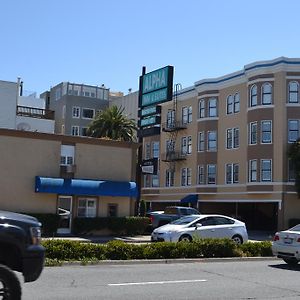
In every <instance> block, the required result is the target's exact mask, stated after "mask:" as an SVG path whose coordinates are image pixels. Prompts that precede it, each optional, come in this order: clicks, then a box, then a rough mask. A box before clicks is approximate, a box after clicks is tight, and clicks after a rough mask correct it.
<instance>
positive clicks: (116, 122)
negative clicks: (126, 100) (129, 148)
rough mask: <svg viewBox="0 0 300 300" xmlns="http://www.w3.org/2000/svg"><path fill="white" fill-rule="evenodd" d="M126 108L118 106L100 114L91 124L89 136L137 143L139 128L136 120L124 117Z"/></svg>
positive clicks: (88, 131)
mask: <svg viewBox="0 0 300 300" xmlns="http://www.w3.org/2000/svg"><path fill="white" fill-rule="evenodd" d="M123 112H124V108H121V107H117V106H116V105H114V106H112V107H109V108H107V109H106V110H104V111H102V112H100V113H98V114H97V115H96V118H95V120H94V121H93V122H92V123H91V124H90V126H89V127H88V130H87V134H88V135H89V136H92V137H98V138H100V137H106V138H109V139H112V140H121V141H135V140H136V134H135V133H136V131H137V126H136V122H135V120H134V119H128V118H127V117H126V116H124V115H123Z"/></svg>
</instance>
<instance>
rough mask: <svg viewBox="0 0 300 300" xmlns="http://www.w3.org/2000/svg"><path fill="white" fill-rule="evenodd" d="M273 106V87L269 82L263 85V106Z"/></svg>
mask: <svg viewBox="0 0 300 300" xmlns="http://www.w3.org/2000/svg"><path fill="white" fill-rule="evenodd" d="M269 104H272V85H271V84H270V83H269V82H267V83H264V84H263V85H262V105H269Z"/></svg>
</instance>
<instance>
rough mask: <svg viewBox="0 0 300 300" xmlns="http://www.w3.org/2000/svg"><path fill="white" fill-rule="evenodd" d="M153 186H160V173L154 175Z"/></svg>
mask: <svg viewBox="0 0 300 300" xmlns="http://www.w3.org/2000/svg"><path fill="white" fill-rule="evenodd" d="M152 187H159V176H158V174H154V175H152Z"/></svg>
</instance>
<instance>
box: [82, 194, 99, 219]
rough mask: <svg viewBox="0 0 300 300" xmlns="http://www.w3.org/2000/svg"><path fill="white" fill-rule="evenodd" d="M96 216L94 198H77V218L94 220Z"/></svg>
mask: <svg viewBox="0 0 300 300" xmlns="http://www.w3.org/2000/svg"><path fill="white" fill-rule="evenodd" d="M96 215H97V211H96V199H95V198H83V197H80V198H78V208H77V216H78V217H83V218H94V217H96Z"/></svg>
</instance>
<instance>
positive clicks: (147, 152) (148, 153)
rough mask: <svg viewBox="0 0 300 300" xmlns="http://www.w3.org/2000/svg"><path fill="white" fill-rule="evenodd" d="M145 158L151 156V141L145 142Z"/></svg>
mask: <svg viewBox="0 0 300 300" xmlns="http://www.w3.org/2000/svg"><path fill="white" fill-rule="evenodd" d="M144 155H145V156H144V157H145V159H150V158H151V144H150V143H145V154H144Z"/></svg>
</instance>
